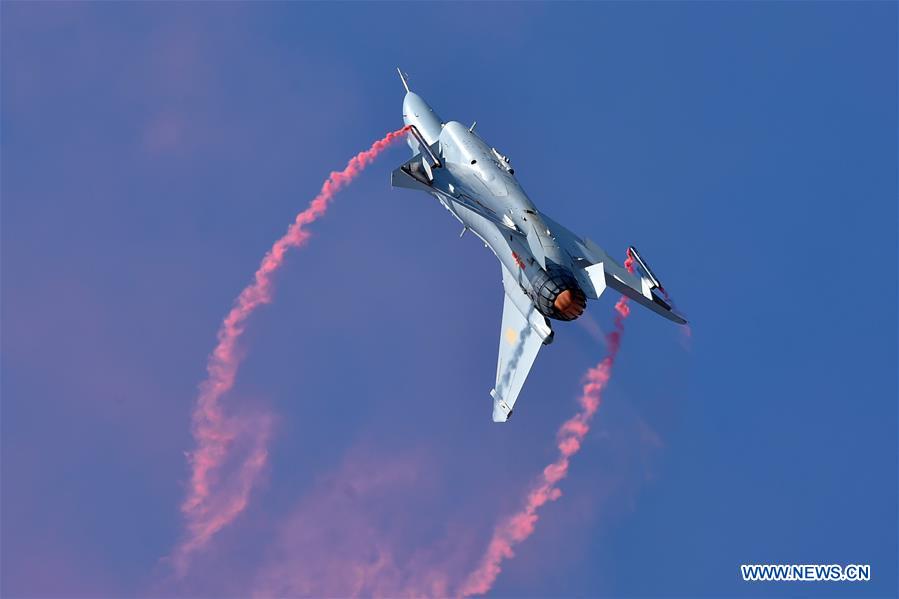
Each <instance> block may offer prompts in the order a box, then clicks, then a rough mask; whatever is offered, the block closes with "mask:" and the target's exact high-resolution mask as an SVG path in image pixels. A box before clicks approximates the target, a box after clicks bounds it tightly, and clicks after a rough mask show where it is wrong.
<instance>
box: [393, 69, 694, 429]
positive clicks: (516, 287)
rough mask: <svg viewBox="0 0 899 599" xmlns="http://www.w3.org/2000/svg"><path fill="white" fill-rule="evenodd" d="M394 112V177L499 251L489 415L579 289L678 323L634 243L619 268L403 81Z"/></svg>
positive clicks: (509, 402)
mask: <svg viewBox="0 0 899 599" xmlns="http://www.w3.org/2000/svg"><path fill="white" fill-rule="evenodd" d="M397 70H398V71H399V74H400V79H401V80H402V82H403V87H405V88H406V97H405V99H404V100H403V120H404V121H405V123H406V125H408V126H409V127H410V131H409V133H410V135H409V137H408V143H409V146H410V147H411V148H412V153H413V157H412V159H411V160H409V161H408V162H406V163H405V164H403V165H402V166H400V167H399V168H397V169H396V170H394V171H393V173H392V175H391V184H392V186H393V187H405V188H409V189H417V190H420V191H424V192H427V193H429V194H431V195H432V196H434V197H435V198H437V200H439V201H440V203H441V204H443V206H444V207H445V208H446V209H447V210H449V212H450V214H452V215H453V216H455V217H456V218H457V219H458V220H459V222H460V223H462V226H463V229H462V234H464V233H465V232H466V231H471V232H472V233H473V234H474V235H477V236H478V237H479V238H480V239H481V240H482V241H483V242H484V244H485V245H486V246H487V247H488V248H490V249H491V250H492V251H493V253H494V254H496V257H497V258H498V259H499V262H500V265H501V268H502V274H503V287H504V288H505V292H506V297H505V303H504V304H503V322H502V328H501V329H500V341H499V361H498V364H497V368H496V386H495V387H494V388H493V390H492V391H491V392H490V395H491V396H492V397H493V420H494V421H495V422H505V421H506V420H508V418H509V416H511V415H512V408H513V407H514V406H515V400H516V399H517V398H518V394H519V392H520V391H521V387H522V385H523V384H524V381H525V378H527V375H528V372H529V371H530V369H531V366H532V365H533V363H534V359H535V358H536V357H537V352H538V351H540V348H541V347H542V346H543V345H548V344H549V343H551V342H552V339H553V329H552V324H551V322H550V320H574V319H576V318H577V317H578V316H580V315H581V314H583V313H584V309H585V308H586V306H587V298H590V299H596V298H598V297H599V296H600V295H601V294H602V292H603V291H604V290H605V289H606V287H611V288H612V289H614V290H615V291H617V292H619V293H622V294H624V295H626V296H627V297H629V298H631V299H632V300H634V301H635V302H637V303H638V304H640V305H642V306H645V307H647V308H649V309H650V310H652V311H653V312H655V313H657V314H661V315H662V316H664V317H665V318H667V319H668V320H673V321H674V322H677V323H680V324H684V323H685V322H686V320H684V319H683V318H682V317H681V316H680V315H678V314H677V313H676V312H675V311H674V310H673V309H672V306H671V305H670V304H669V303H668V302H667V301H665V299H664V298H663V297H660V296H659V295H657V294H656V290H659V291H660V292H662V293H664V289H663V288H662V286H661V283H659V280H658V279H657V278H656V277H655V275H654V274H653V273H652V271H651V270H650V269H649V267H648V266H647V264H646V262H645V261H644V260H643V258H642V257H641V256H640V254H639V253H637V251H636V250H635V249H634V248H633V247H631V248H628V251H629V252H630V254H631V256H633V258H634V261H635V263H636V267H637V268H636V272H635V273H634V274H632V273H630V272H628V270H627V269H625V268H623V267H622V266H621V265H620V264H618V262H616V261H615V260H613V259H612V258H611V257H610V256H609V255H608V254H607V253H606V252H605V250H603V249H602V248H601V247H599V246H598V245H596V244H595V243H593V242H592V241H590V240H589V239H586V238H583V237H580V236H579V235H576V234H574V233H572V232H571V231H569V230H568V229H566V228H565V227H563V226H562V225H560V224H559V223H557V222H556V221H554V220H552V219H551V218H549V216H547V215H546V214H545V213H543V212H541V211H539V210H537V207H536V206H534V203H533V202H531V200H530V198H528V196H527V194H526V193H525V192H524V190H523V189H522V188H521V185H519V183H518V180H517V179H516V178H515V170H514V169H513V168H512V165H511V163H510V162H509V158H507V157H506V156H504V155H503V154H501V153H500V152H499V151H497V149H496V148H494V147H491V146H490V145H488V144H487V143H485V142H484V140H482V139H481V138H480V137H478V135H477V134H476V133H475V131H474V129H475V125H472V126H471V127H466V126H465V125H463V124H462V123H459V122H457V121H444V120H443V119H441V118H440V117H439V116H437V114H436V113H435V112H434V111H433V110H432V109H431V107H430V106H428V104H427V103H426V102H425V101H424V100H423V99H422V98H421V96H419V95H418V94H416V93H414V92H412V91H411V90H410V89H409V82H408V78H407V76H406V75H405V74H404V73H403V72H402V71H401V70H400V69H397Z"/></svg>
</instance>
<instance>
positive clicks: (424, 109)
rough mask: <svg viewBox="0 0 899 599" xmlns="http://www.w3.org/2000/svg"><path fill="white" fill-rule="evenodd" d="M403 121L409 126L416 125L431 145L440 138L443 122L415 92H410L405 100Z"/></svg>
mask: <svg viewBox="0 0 899 599" xmlns="http://www.w3.org/2000/svg"><path fill="white" fill-rule="evenodd" d="M403 121H405V123H406V124H407V125H414V126H415V128H416V129H418V132H419V133H421V136H422V137H424V138H425V141H426V142H428V143H429V144H432V143H434V142H435V141H437V139H438V138H439V137H440V125H441V124H442V123H443V121H442V120H441V118H440V117H439V116H438V115H437V113H436V112H434V109H433V108H431V107H430V106H428V103H427V102H425V101H424V99H423V98H422V97H421V96H419V95H418V94H416V93H415V92H408V93H407V94H406V97H405V98H404V99H403Z"/></svg>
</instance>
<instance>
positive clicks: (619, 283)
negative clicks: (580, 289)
mask: <svg viewBox="0 0 899 599" xmlns="http://www.w3.org/2000/svg"><path fill="white" fill-rule="evenodd" d="M540 216H541V218H543V220H544V221H545V222H546V224H547V226H549V228H550V230H552V233H553V237H555V238H556V240H557V241H558V242H559V245H560V246H562V247H563V248H564V249H565V251H566V252H568V255H569V256H571V258H572V260H573V262H574V265H575V267H580V269H579V270H580V271H581V273H582V276H581V277H579V280H581V281H583V282H584V283H590V284H591V285H592V287H593V289H592V290H591V289H589V288H585V292H587V296H588V297H591V298H594V299H595V298H597V297H599V295H600V294H601V293H602V290H603V289H605V288H606V287H611V288H612V289H614V290H615V291H617V292H618V293H620V294H622V295H626V296H627V297H629V298H631V299H632V300H634V301H635V302H637V303H638V304H640V305H642V306H645V307H647V308H649V309H650V310H652V311H653V312H655V313H656V314H659V315H660V316H664V317H665V318H667V319H668V320H671V321H673V322H676V323H678V324H686V322H687V321H686V320H685V319H684V317H683V316H681V315H680V314H678V313H677V312H675V311H674V308H673V307H672V306H671V305H670V304H669V302H668V301H666V300H665V299H663V298H661V297H659V296H658V295H656V294H655V293H654V292H653V291H654V290H655V289H658V290H660V291H661V292H662V293H664V291H665V290H664V289H663V288H662V286H661V284H660V283H659V280H658V279H657V278H656V277H655V275H654V274H653V273H652V271H651V270H649V266H647V264H646V261H645V260H644V259H643V258H642V257H641V256H640V255H639V254H638V253H637V250H636V249H634V248H633V247H631V248H628V253H629V255H632V256H633V258H634V262H635V263H636V266H637V270H639V271H640V272H636V273H631V272H629V271H628V269H627V268H625V267H624V266H622V265H620V264H618V262H616V261H615V259H614V258H612V257H611V256H609V255H608V254H607V253H606V251H605V250H604V249H602V248H601V247H599V246H598V245H596V244H595V243H593V242H592V241H591V240H589V239H587V238H582V237H579V236H577V235H575V234H574V233H572V232H571V231H569V230H568V229H566V228H565V227H564V226H562V225H560V224H559V223H557V222H556V221H554V220H552V219H551V218H549V217H548V216H547V215H546V214H544V213H542V212H541V213H540ZM576 269H577V268H576ZM584 275H585V276H584ZM584 278H586V279H587V280H586V281H584Z"/></svg>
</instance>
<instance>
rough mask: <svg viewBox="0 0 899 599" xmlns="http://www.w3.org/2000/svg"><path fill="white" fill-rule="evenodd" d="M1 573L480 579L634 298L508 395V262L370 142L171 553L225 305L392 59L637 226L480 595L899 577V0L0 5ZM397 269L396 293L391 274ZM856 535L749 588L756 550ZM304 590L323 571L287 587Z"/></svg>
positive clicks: (235, 589)
mask: <svg viewBox="0 0 899 599" xmlns="http://www.w3.org/2000/svg"><path fill="white" fill-rule="evenodd" d="M0 17H2V25H0V31H2V41H0V49H2V77H0V83H2V95H0V100H2V122H0V125H2V157H0V159H2V164H0V166H2V181H0V185H2V187H0V191H2V372H0V375H2V378H0V383H2V418H0V424H2V487H0V499H2V506H0V507H2V512H0V513H2V532H0V575H2V577H0V593H2V595H3V596H7V597H32V596H35V597H36V596H67V597H75V596H84V597H99V596H148V595H153V596H246V595H247V594H248V593H250V592H252V591H253V590H258V589H259V588H266V587H265V585H266V584H267V583H270V582H271V581H273V580H274V581H279V582H282V581H283V580H286V579H289V578H290V577H295V579H296V581H297V582H296V585H295V586H294V587H292V588H294V589H298V588H305V589H307V592H308V593H310V594H318V595H325V594H332V595H333V594H337V593H340V592H342V589H341V588H340V587H339V586H333V585H337V584H339V582H340V578H341V575H342V573H343V572H346V571H347V569H349V568H353V567H356V566H358V565H359V564H364V563H368V562H370V561H371V560H373V559H376V558H377V556H384V555H389V556H390V558H389V559H390V563H391V567H392V570H391V572H392V574H391V575H392V576H393V579H391V581H387V582H385V583H384V584H385V585H387V586H385V587H383V588H386V589H388V590H390V589H395V588H399V587H393V586H390V585H394V584H400V583H399V582H396V581H397V580H399V581H400V582H402V581H407V580H408V579H409V578H410V577H414V576H416V575H417V574H419V573H421V572H424V571H426V570H428V569H437V570H441V571H445V572H462V571H466V569H470V568H471V566H472V565H473V564H474V563H475V561H476V560H477V558H478V557H479V556H480V555H481V554H482V552H483V549H484V545H485V543H486V541H487V539H488V537H489V535H490V532H491V530H492V527H493V525H494V524H495V523H496V522H497V521H498V519H500V518H501V517H502V515H503V514H508V513H510V512H512V511H513V510H515V509H516V508H517V507H519V506H520V504H521V501H522V496H523V494H524V492H525V491H526V490H527V489H528V486H529V484H530V483H531V481H533V479H534V477H535V476H536V475H537V474H538V473H539V472H540V470H541V469H542V468H543V466H544V465H545V464H547V463H549V462H550V461H551V460H552V459H554V455H555V453H554V451H555V450H554V434H555V431H556V429H557V427H558V426H559V424H561V422H563V421H564V420H565V419H567V418H568V417H569V416H570V415H572V414H573V413H574V411H575V409H576V405H575V398H576V396H577V395H578V392H579V389H580V382H581V376H582V375H583V373H584V372H585V371H586V369H587V368H589V367H590V366H592V365H594V364H595V363H596V362H598V361H599V360H600V359H601V358H602V357H603V355H604V351H605V348H604V344H603V342H602V337H601V334H600V331H603V330H608V327H609V326H610V323H611V319H612V305H613V303H614V300H615V298H614V297H612V294H611V293H609V294H607V295H606V296H604V297H603V298H602V299H601V300H600V301H599V302H595V303H592V304H591V306H590V307H589V309H588V313H587V315H586V316H585V318H584V319H582V320H580V321H577V322H575V323H559V324H558V325H557V326H556V329H557V332H556V341H555V343H554V344H553V345H552V346H551V347H550V348H547V349H546V350H545V351H543V352H542V353H541V356H540V359H539V360H538V361H537V363H536V365H535V367H534V369H533V371H532V372H531V375H530V377H529V380H528V383H527V385H526V387H525V389H524V391H523V393H522V395H521V397H520V398H519V403H518V405H517V407H516V414H515V419H513V420H512V421H511V422H510V423H509V424H508V425H505V426H497V425H495V424H494V423H492V422H491V418H490V414H491V409H492V404H491V399H490V397H489V395H488V392H489V390H490V388H491V387H492V385H493V378H494V373H495V367H496V349H497V344H498V340H497V337H498V333H499V319H500V313H501V309H502V293H503V292H502V287H501V283H500V280H501V279H500V270H499V267H498V266H497V264H496V261H495V259H494V258H493V257H492V256H491V254H490V253H489V252H488V251H486V250H485V249H484V248H483V247H482V246H480V245H479V244H478V243H477V241H476V240H475V238H474V237H471V236H466V237H464V238H463V239H461V240H459V239H457V237H458V233H459V226H458V224H457V223H456V221H455V220H454V219H452V218H451V217H450V216H449V215H448V214H447V213H446V212H445V211H444V210H443V209H442V208H441V207H440V206H439V205H438V204H437V203H436V202H435V201H434V200H433V199H432V198H429V197H428V196H425V195H423V194H416V193H414V192H411V191H408V190H391V189H390V188H389V184H388V177H389V172H390V170H391V169H392V168H394V167H395V166H396V165H398V164H400V163H401V162H402V161H404V160H405V159H406V158H407V156H408V154H407V149H406V148H405V147H403V146H401V145H398V146H397V147H396V148H393V149H391V150H389V151H388V152H386V153H385V155H383V156H382V157H381V158H379V160H378V162H377V163H375V164H374V165H373V166H371V167H370V168H369V169H368V170H367V171H366V173H365V174H364V175H363V176H362V177H361V178H360V179H359V180H358V181H357V182H356V183H354V184H353V185H352V186H351V187H350V188H348V189H347V190H346V191H344V192H342V193H341V195H340V196H339V197H338V198H337V200H336V202H335V204H334V205H333V207H332V208H331V210H330V211H329V213H328V214H327V216H326V217H325V218H324V219H323V220H321V221H320V222H319V223H316V224H315V225H314V227H313V232H314V238H313V239H312V241H311V242H310V243H309V245H308V246H307V247H305V248H303V249H301V250H300V251H297V252H296V253H295V254H293V255H292V256H291V257H290V258H289V259H288V262H287V265H286V267H285V268H284V270H283V271H282V272H281V273H280V275H279V277H278V288H277V295H276V299H275V302H274V303H273V304H272V305H270V306H267V307H265V308H264V309H262V310H261V311H260V312H259V313H258V314H257V315H256V316H255V317H254V318H253V320H252V321H251V324H250V327H249V329H248V332H247V334H246V335H245V337H244V347H245V348H246V349H247V357H246V360H245V362H244V364H243V366H242V369H241V371H240V374H239V378H238V381H237V386H236V388H235V390H234V392H233V393H231V394H230V395H229V396H228V398H227V400H226V406H227V410H228V411H229V412H230V413H235V414H240V413H241V412H242V411H243V410H265V411H267V412H270V413H271V414H273V415H274V417H275V420H276V425H275V436H274V439H273V442H272V444H271V447H270V466H269V467H268V469H267V474H266V477H265V481H264V484H263V485H261V486H260V487H259V488H257V489H256V490H255V491H254V492H253V494H252V496H251V501H250V505H249V507H248V508H247V510H246V511H245V512H244V513H243V514H242V515H241V516H240V517H239V518H238V519H237V520H236V521H235V522H234V524H233V525H232V526H231V527H229V528H228V529H226V530H225V531H223V532H222V533H221V534H220V535H218V536H217V537H216V538H215V539H214V541H213V542H212V544H211V545H210V546H209V547H208V548H207V549H206V550H205V551H204V552H203V553H202V554H201V555H199V556H198V557H197V559H196V560H195V561H194V563H193V565H192V568H191V570H190V572H189V573H188V575H187V576H186V577H185V578H184V579H182V580H174V579H173V578H172V576H171V572H170V571H169V568H168V566H167V564H166V561H165V560H164V559H163V558H164V557H165V556H166V555H168V554H169V553H170V552H171V550H172V547H173V546H174V545H175V543H176V542H177V541H178V539H179V538H180V536H181V534H182V526H183V523H182V520H181V517H180V513H179V504H180V502H181V501H182V500H183V497H184V493H185V489H186V482H187V476H188V469H187V465H186V462H185V456H184V452H186V451H189V450H190V449H191V448H192V447H193V441H192V439H191V436H190V414H191V411H192V408H193V404H194V400H195V397H196V386H197V384H198V383H199V382H200V381H201V380H202V379H203V377H204V367H205V361H206V356H207V354H208V352H209V351H210V350H211V348H212V347H213V344H214V341H215V333H216V330H217V328H218V326H219V323H220V321H221V318H222V317H223V316H224V315H225V313H226V312H227V311H228V309H229V307H230V304H231V302H232V301H233V299H234V297H235V296H236V295H237V293H238V292H239V291H240V290H241V289H242V288H243V286H244V285H245V284H246V283H247V282H248V281H249V278H250V276H251V274H252V272H253V271H254V270H255V268H256V266H257V265H258V262H259V260H260V258H261V257H262V255H263V253H264V252H265V251H266V250H267V249H268V247H269V246H270V244H271V243H272V241H274V240H275V239H276V238H277V237H279V236H280V235H281V234H282V233H283V232H284V230H285V228H286V226H287V225H288V223H289V222H290V221H291V220H292V219H293V216H294V214H295V213H296V212H298V211H299V210H301V209H303V208H304V207H305V206H306V204H307V202H308V200H309V199H310V198H311V197H312V196H314V194H315V193H316V192H317V191H318V188H319V187H320V185H321V182H322V180H323V179H324V177H325V176H326V175H327V173H328V172H330V171H331V170H335V169H339V168H342V167H343V165H344V164H345V162H346V160H347V159H348V158H349V157H350V156H352V155H353V154H355V153H356V152H357V151H359V150H361V149H363V148H365V147H368V145H369V144H370V143H371V141H373V140H374V139H377V138H379V137H381V136H382V135H383V134H384V133H385V132H387V131H389V130H392V129H395V128H398V127H399V126H401V125H402V116H401V102H402V87H401V85H400V82H399V80H398V78H397V77H396V74H395V72H394V70H393V69H394V67H395V66H397V65H401V66H402V67H403V68H404V69H405V70H406V71H408V73H409V75H410V80H411V84H412V87H413V89H414V90H415V91H417V92H419V93H420V94H421V95H422V96H424V97H425V98H426V99H427V100H428V101H429V102H430V103H431V104H432V106H433V107H434V108H435V109H436V111H437V112H438V113H439V114H440V115H442V116H443V117H444V118H445V119H455V120H460V121H462V122H465V123H468V122H470V121H473V120H475V119H476V120H477V121H478V123H479V125H478V132H479V133H480V134H481V135H482V136H483V137H484V138H485V139H486V140H487V141H488V143H491V144H492V145H495V146H496V147H497V148H498V149H499V150H500V151H501V152H503V153H505V154H507V155H509V156H510V157H511V159H512V162H513V164H514V165H515V170H516V175H517V176H518V178H519V181H520V182H521V183H522V185H523V186H524V188H525V189H526V190H527V192H528V193H529V195H530V196H531V198H532V199H533V200H534V202H535V203H536V204H537V206H538V207H539V208H540V209H541V210H543V211H545V212H546V213H547V214H549V215H551V216H552V217H553V218H554V219H556V220H558V221H560V222H562V223H564V224H566V225H567V226H568V227H569V228H571V229H573V230H575V231H577V232H578V233H580V234H582V235H585V236H588V237H590V238H592V239H593V240H594V241H596V242H597V243H599V244H600V245H602V246H603V247H604V248H605V249H606V250H608V251H609V252H610V253H611V254H612V255H618V256H623V253H624V250H625V248H626V247H627V245H628V244H634V245H636V246H637V247H638V248H640V250H641V252H642V253H643V254H644V255H645V256H646V257H647V258H648V260H649V262H650V264H651V265H652V266H653V268H654V270H655V271H656V272H657V274H659V276H660V278H661V279H662V281H663V283H664V284H665V285H666V288H668V289H669V290H670V291H671V292H672V294H673V296H674V298H675V300H676V301H677V304H678V306H680V307H681V309H682V310H683V311H684V312H685V313H686V315H687V317H688V318H689V319H690V321H691V324H690V331H691V334H690V336H689V337H688V336H687V335H685V334H684V332H683V331H682V330H680V329H678V328H677V327H676V326H674V325H673V324H671V323H669V322H667V321H665V320H663V319H660V318H658V317H656V316H655V315H653V314H651V313H649V312H648V311H641V310H635V311H634V313H633V314H632V316H631V318H629V319H628V321H627V324H626V326H627V331H626V333H625V337H624V342H623V348H622V350H621V354H620V356H619V360H618V363H617V364H616V365H615V370H614V373H613V376H612V382H611V384H610V387H609V388H608V390H607V391H606V392H605V394H604V403H603V406H602V407H601V408H600V411H599V413H598V415H597V417H596V423H595V426H594V429H593V430H592V431H591V433H590V435H589V436H588V438H587V441H586V444H585V447H584V448H583V450H582V452H581V453H580V454H579V455H577V457H576V458H575V460H574V463H573V466H572V471H571V474H570V477H569V478H568V479H567V480H566V481H564V482H563V484H562V490H563V493H564V494H563V496H562V497H561V498H560V499H559V500H558V501H557V502H556V503H553V504H551V505H549V506H547V507H546V508H545V509H544V511H543V512H542V514H543V516H542V519H541V521H540V522H539V524H538V526H537V531H536V533H535V534H534V535H533V537H532V538H530V539H529V540H528V541H526V542H525V543H524V544H523V545H521V546H520V548H519V550H518V551H517V555H516V557H515V558H514V559H512V560H510V561H508V562H507V563H506V564H505V565H504V570H503V572H502V574H501V575H500V577H499V578H498V580H497V583H496V586H495V588H494V594H495V595H497V596H522V595H529V596H548V595H553V596H597V595H600V596H617V597H637V596H641V597H643V596H681V597H683V596H709V597H711V596H725V595H726V596H757V595H762V594H771V595H778V596H786V595H790V596H804V595H816V596H821V595H825V596H895V595H896V594H897V577H899V574H897V562H899V555H897V530H899V522H897V476H899V474H897V473H899V465H897V454H899V448H897V396H899V394H897V362H899V356H897V342H896V341H897V309H896V308H897V271H899V268H897V266H899V265H897V134H896V132H897V122H896V106H897V52H896V50H897V5H896V3H890V2H868V3H865V2H860V3H841V2H790V3H786V2H785V3H772V2H757V3H749V2H744V3H699V2H696V3H687V2H672V3H651V2H642V3H634V4H623V3H597V4H564V5H552V6H550V5H542V4H536V3H528V4H514V3H502V4H461V5H448V4H423V3H414V4H404V3H390V4H375V3H359V4H340V5H337V6H330V5H323V4H306V3H260V4H237V3H225V2H217V3H196V2H182V3H127V4H113V3H99V2H94V3H64V2H53V3H41V4H26V3H21V2H4V3H3V4H2V7H0ZM398 289H401V290H402V291H401V292H398ZM757 562H758V563H779V562H785V563H868V564H871V566H872V580H871V582H869V583H857V584H849V583H845V584H839V583H830V584H799V583H794V584H787V583H779V584H775V583H772V584H767V585H760V584H748V583H744V582H742V580H741V579H740V575H739V565H740V564H742V563H757ZM303 585H305V586H303Z"/></svg>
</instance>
